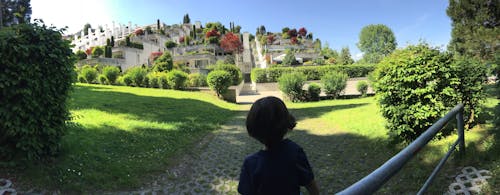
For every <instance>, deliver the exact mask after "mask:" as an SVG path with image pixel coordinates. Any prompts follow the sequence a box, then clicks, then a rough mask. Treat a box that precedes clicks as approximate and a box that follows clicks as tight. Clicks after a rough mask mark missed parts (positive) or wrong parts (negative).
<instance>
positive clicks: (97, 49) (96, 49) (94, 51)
mask: <svg viewBox="0 0 500 195" xmlns="http://www.w3.org/2000/svg"><path fill="white" fill-rule="evenodd" d="M102 54H104V49H103V48H102V47H94V49H92V57H93V58H98V57H100V56H102Z"/></svg>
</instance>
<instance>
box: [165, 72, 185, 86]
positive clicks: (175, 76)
mask: <svg viewBox="0 0 500 195" xmlns="http://www.w3.org/2000/svg"><path fill="white" fill-rule="evenodd" d="M187 77H188V74H187V73H185V72H183V71H180V70H171V71H170V72H168V73H167V82H168V85H169V86H170V87H171V88H172V89H182V88H184V87H185V86H186V80H187Z"/></svg>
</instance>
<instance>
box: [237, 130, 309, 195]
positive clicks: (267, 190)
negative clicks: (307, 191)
mask: <svg viewBox="0 0 500 195" xmlns="http://www.w3.org/2000/svg"><path fill="white" fill-rule="evenodd" d="M313 179H314V174H313V172H312V169H311V165H309V161H308V160H307V157H306V154H305V153H304V150H303V149H302V148H301V147H300V146H299V145H297V144H296V143H295V142H293V141H291V140H288V139H284V140H282V141H281V142H280V143H279V144H277V145H276V146H274V147H273V148H272V149H270V150H260V151H258V152H257V153H254V154H252V155H250V156H248V157H246V158H245V162H244V163H243V167H242V168H241V173H240V183H239V185H238V192H239V193H241V194H244V195H247V194H299V193H300V186H305V185H308V184H309V183H311V181H312V180H313Z"/></svg>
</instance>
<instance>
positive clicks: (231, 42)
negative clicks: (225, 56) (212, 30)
mask: <svg viewBox="0 0 500 195" xmlns="http://www.w3.org/2000/svg"><path fill="white" fill-rule="evenodd" d="M220 47H221V48H222V49H223V50H224V51H225V52H229V53H240V52H242V51H243V45H242V44H241V41H240V38H239V37H238V36H236V35H234V34H233V33H231V32H230V33H227V34H226V35H224V37H223V38H222V39H221V40H220Z"/></svg>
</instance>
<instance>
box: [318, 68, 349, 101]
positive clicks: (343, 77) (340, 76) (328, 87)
mask: <svg viewBox="0 0 500 195" xmlns="http://www.w3.org/2000/svg"><path fill="white" fill-rule="evenodd" d="M348 78H349V77H348V76H347V74H346V73H343V72H337V71H334V72H329V73H326V74H325V75H323V77H321V83H322V84H323V89H324V90H325V93H326V94H327V95H329V96H332V97H333V98H337V97H338V96H339V95H340V93H341V92H342V91H343V90H344V89H345V87H346V86H347V79H348Z"/></svg>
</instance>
